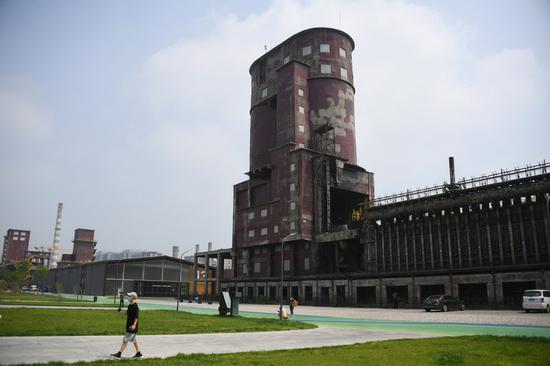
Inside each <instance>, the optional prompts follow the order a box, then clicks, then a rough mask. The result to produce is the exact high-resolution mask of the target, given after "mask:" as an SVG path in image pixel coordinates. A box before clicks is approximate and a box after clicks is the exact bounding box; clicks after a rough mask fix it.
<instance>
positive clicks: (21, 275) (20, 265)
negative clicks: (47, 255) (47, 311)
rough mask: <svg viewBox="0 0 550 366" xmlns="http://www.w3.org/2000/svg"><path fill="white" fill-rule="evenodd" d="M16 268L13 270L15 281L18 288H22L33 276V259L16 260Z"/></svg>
mask: <svg viewBox="0 0 550 366" xmlns="http://www.w3.org/2000/svg"><path fill="white" fill-rule="evenodd" d="M14 264H15V270H14V271H13V283H14V285H15V288H16V289H20V288H21V287H22V286H24V285H27V284H28V283H29V280H30V278H31V268H32V264H31V260H30V259H24V260H22V261H18V262H15V263H14Z"/></svg>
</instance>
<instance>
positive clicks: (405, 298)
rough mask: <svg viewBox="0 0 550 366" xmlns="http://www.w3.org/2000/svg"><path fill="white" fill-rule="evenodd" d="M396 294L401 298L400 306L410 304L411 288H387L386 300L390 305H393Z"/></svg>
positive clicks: (404, 286)
mask: <svg viewBox="0 0 550 366" xmlns="http://www.w3.org/2000/svg"><path fill="white" fill-rule="evenodd" d="M394 293H396V294H397V296H398V297H399V304H408V303H409V286H406V285H403V286H386V298H387V302H388V303H389V304H390V303H393V294H394Z"/></svg>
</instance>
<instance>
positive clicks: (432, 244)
mask: <svg viewBox="0 0 550 366" xmlns="http://www.w3.org/2000/svg"><path fill="white" fill-rule="evenodd" d="M428 236H429V238H428V239H429V240H430V260H431V261H432V268H431V269H435V264H434V243H433V233H432V216H431V215H430V216H429V218H428Z"/></svg>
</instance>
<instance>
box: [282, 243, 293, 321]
mask: <svg viewBox="0 0 550 366" xmlns="http://www.w3.org/2000/svg"><path fill="white" fill-rule="evenodd" d="M294 235H296V233H290V234H288V235H287V236H285V237H284V238H283V240H281V291H280V294H279V319H281V320H282V319H283V278H284V272H285V267H284V253H285V241H287V240H288V239H290V238H291V237H293V236H294Z"/></svg>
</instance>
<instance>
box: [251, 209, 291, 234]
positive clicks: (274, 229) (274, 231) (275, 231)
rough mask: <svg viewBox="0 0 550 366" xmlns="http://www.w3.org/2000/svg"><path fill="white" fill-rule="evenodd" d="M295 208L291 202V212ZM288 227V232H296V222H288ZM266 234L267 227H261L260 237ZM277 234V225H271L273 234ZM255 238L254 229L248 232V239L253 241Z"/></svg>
mask: <svg viewBox="0 0 550 366" xmlns="http://www.w3.org/2000/svg"><path fill="white" fill-rule="evenodd" d="M292 204H294V205H292ZM292 207H294V208H292ZM295 208H296V203H295V202H291V210H294V209H295ZM288 227H289V229H290V231H294V230H296V222H294V221H290V222H289V224H288ZM267 233H268V230H267V227H263V228H261V229H260V236H267ZM278 233H279V225H273V234H278ZM255 237H256V229H250V230H248V238H249V239H253V238H255Z"/></svg>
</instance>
